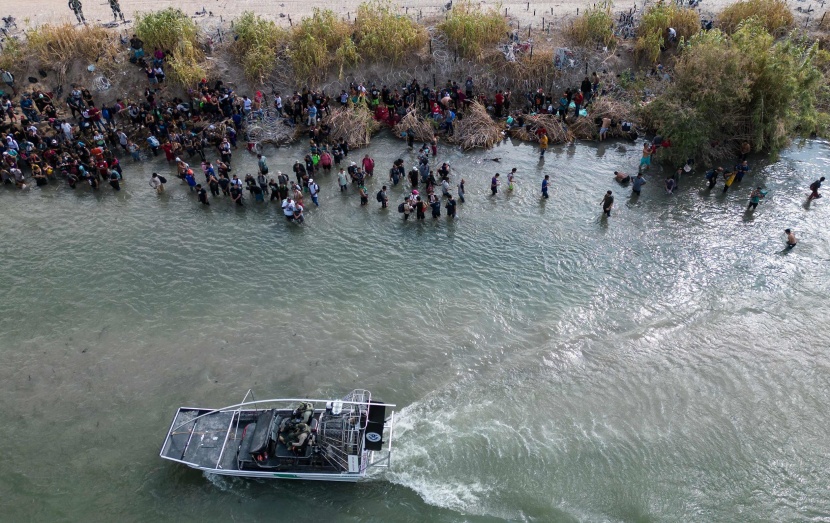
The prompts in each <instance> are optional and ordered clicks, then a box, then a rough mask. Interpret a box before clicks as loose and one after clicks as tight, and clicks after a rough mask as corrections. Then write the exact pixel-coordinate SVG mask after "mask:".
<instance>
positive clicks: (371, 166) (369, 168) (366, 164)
mask: <svg viewBox="0 0 830 523" xmlns="http://www.w3.org/2000/svg"><path fill="white" fill-rule="evenodd" d="M363 170H364V171H365V172H366V174H368V175H369V176H374V173H375V161H374V160H373V159H371V158H369V155H368V154H367V155H366V156H364V157H363Z"/></svg>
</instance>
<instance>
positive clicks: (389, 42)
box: [355, 0, 427, 64]
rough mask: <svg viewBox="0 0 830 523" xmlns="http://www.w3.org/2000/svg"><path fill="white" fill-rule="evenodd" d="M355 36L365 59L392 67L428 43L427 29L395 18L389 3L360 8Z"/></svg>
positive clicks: (375, 0)
mask: <svg viewBox="0 0 830 523" xmlns="http://www.w3.org/2000/svg"><path fill="white" fill-rule="evenodd" d="M355 36H356V40H357V44H358V48H359V49H360V53H361V54H362V55H363V56H364V57H366V58H369V59H372V60H385V61H388V62H391V63H393V64H395V63H400V62H401V61H403V60H404V59H406V58H407V57H408V56H409V55H410V54H412V53H413V52H415V51H417V50H418V49H420V48H421V47H423V46H424V44H425V43H426V41H427V32H426V29H425V28H424V27H423V26H421V25H419V24H417V23H416V22H415V21H413V20H412V19H410V18H407V17H406V16H403V15H400V14H397V13H396V12H395V8H394V6H393V4H392V3H391V2H389V1H388V0H371V1H369V2H364V3H362V4H360V7H358V8H357V19H356V20H355Z"/></svg>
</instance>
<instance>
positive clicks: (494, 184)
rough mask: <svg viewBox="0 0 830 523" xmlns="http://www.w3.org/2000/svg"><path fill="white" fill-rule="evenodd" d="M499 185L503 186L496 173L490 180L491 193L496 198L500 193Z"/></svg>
mask: <svg viewBox="0 0 830 523" xmlns="http://www.w3.org/2000/svg"><path fill="white" fill-rule="evenodd" d="M499 184H501V182H500V181H499V173H496V175H495V176H493V178H491V179H490V192H491V193H492V194H493V196H495V195H496V193H498V192H499Z"/></svg>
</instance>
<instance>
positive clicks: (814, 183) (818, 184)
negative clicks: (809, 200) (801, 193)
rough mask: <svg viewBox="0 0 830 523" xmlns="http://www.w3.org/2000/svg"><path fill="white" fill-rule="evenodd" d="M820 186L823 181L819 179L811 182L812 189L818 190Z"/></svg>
mask: <svg viewBox="0 0 830 523" xmlns="http://www.w3.org/2000/svg"><path fill="white" fill-rule="evenodd" d="M819 187H821V182H819V181H818V180H816V181H814V182H813V183H811V184H810V190H811V191H817V190H818V188H819Z"/></svg>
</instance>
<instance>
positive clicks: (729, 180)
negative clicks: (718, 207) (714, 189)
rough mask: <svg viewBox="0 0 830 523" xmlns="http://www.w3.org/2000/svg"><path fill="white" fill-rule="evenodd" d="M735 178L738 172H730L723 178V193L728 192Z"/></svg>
mask: <svg viewBox="0 0 830 523" xmlns="http://www.w3.org/2000/svg"><path fill="white" fill-rule="evenodd" d="M736 176H738V171H732V172H730V173H728V174H726V175H725V176H724V183H723V192H726V191H728V190H729V187H731V186H732V182H734V181H735V177H736Z"/></svg>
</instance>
